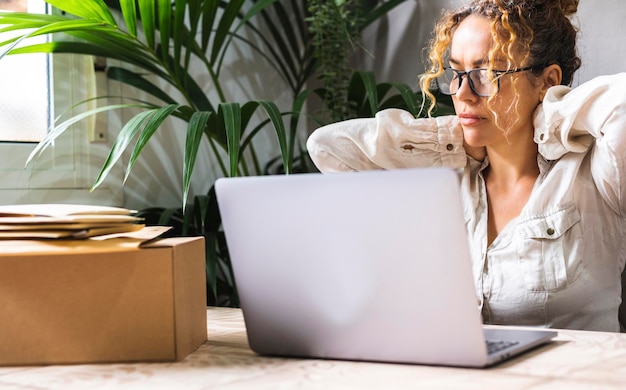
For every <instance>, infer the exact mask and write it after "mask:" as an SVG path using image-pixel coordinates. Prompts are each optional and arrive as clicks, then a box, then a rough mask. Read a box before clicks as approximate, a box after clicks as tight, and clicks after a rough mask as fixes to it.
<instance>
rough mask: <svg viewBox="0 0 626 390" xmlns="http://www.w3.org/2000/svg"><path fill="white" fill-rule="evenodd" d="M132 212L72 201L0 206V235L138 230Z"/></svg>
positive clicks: (17, 236) (139, 224)
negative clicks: (73, 202) (67, 202)
mask: <svg viewBox="0 0 626 390" xmlns="http://www.w3.org/2000/svg"><path fill="white" fill-rule="evenodd" d="M135 213H136V211H134V210H128V209H124V208H119V207H109V206H90V205H75V204H25V205H10V206H0V238H10V239H20V238H29V239H32V238H87V237H94V236H100V235H105V234H113V233H125V232H132V231H137V230H141V229H142V228H143V227H144V225H143V223H142V222H143V219H142V218H138V217H136V216H134V215H133V214H135Z"/></svg>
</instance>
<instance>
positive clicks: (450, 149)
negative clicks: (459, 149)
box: [446, 144, 454, 152]
mask: <svg viewBox="0 0 626 390" xmlns="http://www.w3.org/2000/svg"><path fill="white" fill-rule="evenodd" d="M446 149H448V151H449V152H451V151H452V149H454V145H452V144H447V145H446Z"/></svg>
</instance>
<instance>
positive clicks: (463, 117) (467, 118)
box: [457, 114, 483, 126]
mask: <svg viewBox="0 0 626 390" xmlns="http://www.w3.org/2000/svg"><path fill="white" fill-rule="evenodd" d="M457 116H458V117H459V120H460V121H461V125H463V126H473V125H476V124H477V123H478V122H480V121H481V120H482V119H483V118H481V117H480V116H478V115H473V114H459V115H457Z"/></svg>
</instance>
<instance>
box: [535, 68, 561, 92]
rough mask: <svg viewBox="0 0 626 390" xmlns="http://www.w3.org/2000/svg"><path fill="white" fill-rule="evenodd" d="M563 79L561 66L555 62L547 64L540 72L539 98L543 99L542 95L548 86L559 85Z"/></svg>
mask: <svg viewBox="0 0 626 390" xmlns="http://www.w3.org/2000/svg"><path fill="white" fill-rule="evenodd" d="M562 79H563V71H562V70H561V67H560V66H559V65H557V64H552V65H549V66H547V67H546V68H545V69H544V70H543V72H542V73H541V76H540V79H539V82H540V83H541V85H540V87H541V89H540V98H541V101H543V97H544V96H545V94H546V92H548V89H550V87H554V86H555V85H560V84H561V80H562Z"/></svg>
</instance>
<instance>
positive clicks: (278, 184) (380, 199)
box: [215, 168, 557, 367]
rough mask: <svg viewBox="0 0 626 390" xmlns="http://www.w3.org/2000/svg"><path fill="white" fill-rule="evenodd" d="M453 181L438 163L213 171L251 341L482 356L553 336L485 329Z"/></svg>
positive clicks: (479, 360)
mask: <svg viewBox="0 0 626 390" xmlns="http://www.w3.org/2000/svg"><path fill="white" fill-rule="evenodd" d="M458 182H459V179H458V175H457V173H456V172H455V171H452V170H449V169H444V168H428V169H402V170H390V171H367V172H355V173H337V174H328V175H322V174H317V173H315V174H297V175H289V176H259V177H240V178H225V179H219V180H218V181H217V182H216V185H215V186H216V191H217V197H218V203H219V207H220V212H221V215H222V222H223V227H224V231H225V234H226V240H227V243H228V249H229V252H230V256H231V262H232V265H233V269H234V273H235V279H236V282H237V288H238V292H239V296H240V300H241V308H242V311H243V315H244V319H245V323H246V328H247V333H248V340H249V344H250V347H251V348H252V349H253V350H254V351H255V352H257V353H259V354H263V355H279V356H296V357H311V358H329V359H347V360H364V361H379V362H398V363H416V364H429V365H449V366H468V367H484V366H488V365H491V364H494V363H496V362H499V361H502V360H504V359H506V358H508V357H511V356H513V355H514V354H517V353H520V352H523V351H526V350H528V349H530V348H533V347H536V346H538V345H540V344H543V343H545V342H548V341H549V340H550V339H551V338H553V337H554V336H556V334H557V333H556V332H554V331H548V330H537V331H535V330H514V329H513V328H510V329H498V330H490V329H483V324H482V322H481V316H480V313H479V310H478V306H477V298H476V292H475V290H474V285H473V277H472V271H471V264H470V259H469V252H468V245H467V234H466V231H465V224H464V219H463V213H462V209H461V201H460V196H459V183H458ZM491 338H494V339H493V340H491V341H489V344H490V345H491V346H492V347H493V346H495V347H496V348H495V349H498V348H502V349H500V350H499V351H497V352H495V353H488V347H487V344H488V342H487V339H491Z"/></svg>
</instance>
